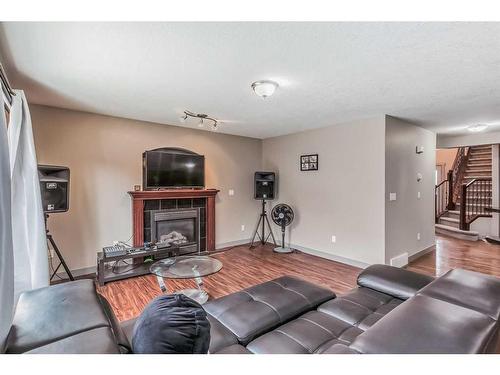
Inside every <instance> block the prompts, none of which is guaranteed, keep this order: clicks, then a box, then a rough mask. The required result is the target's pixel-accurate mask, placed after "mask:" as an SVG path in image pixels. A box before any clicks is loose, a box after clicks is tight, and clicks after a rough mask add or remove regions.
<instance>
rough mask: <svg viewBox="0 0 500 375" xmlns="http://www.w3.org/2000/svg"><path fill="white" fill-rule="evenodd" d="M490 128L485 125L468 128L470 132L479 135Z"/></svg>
mask: <svg viewBox="0 0 500 375" xmlns="http://www.w3.org/2000/svg"><path fill="white" fill-rule="evenodd" d="M487 128H488V125H484V124H477V125H471V126H469V127H468V128H467V130H468V131H470V132H473V133H478V132H482V131H483V130H486V129H487Z"/></svg>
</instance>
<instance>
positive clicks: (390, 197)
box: [389, 193, 397, 201]
mask: <svg viewBox="0 0 500 375" xmlns="http://www.w3.org/2000/svg"><path fill="white" fill-rule="evenodd" d="M396 198H397V195H396V193H389V200H390V201H395V200H396Z"/></svg>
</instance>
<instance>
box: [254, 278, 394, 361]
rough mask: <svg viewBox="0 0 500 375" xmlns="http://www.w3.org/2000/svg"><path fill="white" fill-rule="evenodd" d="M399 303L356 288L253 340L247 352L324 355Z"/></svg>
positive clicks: (347, 342) (346, 342) (388, 297)
mask: <svg viewBox="0 0 500 375" xmlns="http://www.w3.org/2000/svg"><path fill="white" fill-rule="evenodd" d="M402 302H403V301H402V300H398V299H395V298H393V297H391V296H388V295H386V294H382V293H379V292H377V291H374V290H371V289H367V288H357V289H355V290H353V291H351V292H350V293H348V294H346V295H345V296H342V297H339V298H336V299H332V300H330V301H327V302H325V303H323V304H322V305H320V306H319V307H318V309H317V310H313V311H309V312H306V313H305V314H304V315H302V316H300V317H298V318H297V319H294V320H292V321H290V322H288V323H286V324H284V325H282V326H280V327H278V328H276V329H274V330H272V331H271V332H268V333H266V334H264V335H262V336H260V337H258V338H256V339H255V340H253V341H252V342H250V343H249V344H248V346H247V349H248V350H249V351H251V352H252V353H275V354H277V353H297V354H298V353H303V354H308V353H323V352H325V351H328V350H329V349H330V348H331V347H332V346H333V345H335V344H344V345H349V344H350V343H351V342H353V340H354V339H355V338H356V337H357V336H358V335H360V334H361V333H363V332H364V330H365V329H367V328H369V327H370V326H371V325H372V324H374V323H375V322H376V321H378V320H379V319H380V318H382V317H383V316H384V315H385V314H387V313H388V312H389V311H391V310H392V309H393V308H395V307H396V306H398V305H399V304H400V303H402Z"/></svg>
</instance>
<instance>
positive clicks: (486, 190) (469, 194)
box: [460, 177, 492, 230]
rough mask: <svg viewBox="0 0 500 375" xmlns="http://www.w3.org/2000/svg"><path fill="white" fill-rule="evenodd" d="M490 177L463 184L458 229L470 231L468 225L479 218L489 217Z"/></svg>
mask: <svg viewBox="0 0 500 375" xmlns="http://www.w3.org/2000/svg"><path fill="white" fill-rule="evenodd" d="M491 183H492V182H491V177H481V178H475V179H473V180H472V181H470V182H469V183H468V184H463V185H462V187H461V192H460V229H462V230H470V224H471V223H472V222H473V221H474V220H476V219H477V218H480V217H491V213H490V212H489V211H487V210H486V208H491V199H492V197H491V191H492V190H491V187H492V186H491Z"/></svg>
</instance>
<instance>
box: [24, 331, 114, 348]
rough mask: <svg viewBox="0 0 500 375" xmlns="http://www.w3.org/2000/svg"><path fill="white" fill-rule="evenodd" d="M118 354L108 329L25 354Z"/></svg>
mask: <svg viewBox="0 0 500 375" xmlns="http://www.w3.org/2000/svg"><path fill="white" fill-rule="evenodd" d="M60 353H64V354H120V353H121V351H120V350H119V347H118V346H117V345H116V343H115V341H114V336H113V332H112V331H111V330H110V329H108V328H96V329H91V330H90V331H84V332H81V333H78V334H76V335H73V336H69V337H66V338H65V339H62V340H58V341H54V342H51V343H50V344H47V345H44V346H39V347H37V348H35V349H33V350H30V351H27V352H26V354H60Z"/></svg>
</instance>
